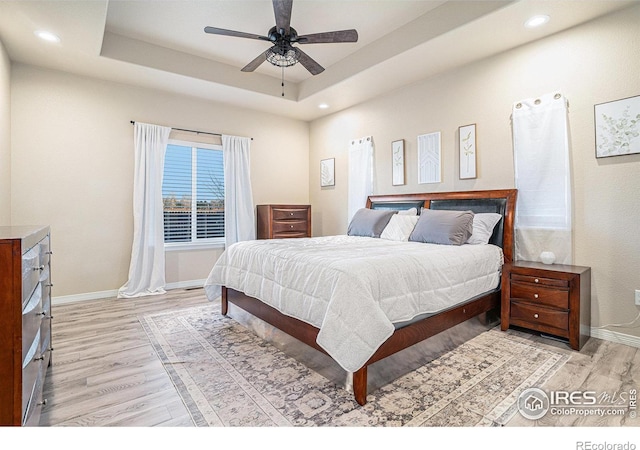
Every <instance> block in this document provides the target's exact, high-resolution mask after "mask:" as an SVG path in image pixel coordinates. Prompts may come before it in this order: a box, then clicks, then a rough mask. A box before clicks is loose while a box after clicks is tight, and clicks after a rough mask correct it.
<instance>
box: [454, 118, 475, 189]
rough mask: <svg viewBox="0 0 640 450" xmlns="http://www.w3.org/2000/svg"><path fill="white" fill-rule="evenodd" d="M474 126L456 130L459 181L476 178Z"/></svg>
mask: <svg viewBox="0 0 640 450" xmlns="http://www.w3.org/2000/svg"><path fill="white" fill-rule="evenodd" d="M476 142H477V141H476V124H475V123H474V124H471V125H465V126H462V127H460V128H458V143H459V149H460V163H459V168H460V170H459V176H460V179H461V180H467V179H471V178H477V175H476V168H477V162H476V154H477V151H478V150H477V145H476Z"/></svg>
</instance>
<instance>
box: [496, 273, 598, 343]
mask: <svg viewBox="0 0 640 450" xmlns="http://www.w3.org/2000/svg"><path fill="white" fill-rule="evenodd" d="M501 306H502V308H501V328H502V331H506V330H507V329H508V328H509V327H510V326H512V325H515V326H519V327H522V328H527V329H529V330H535V331H538V332H540V333H546V334H549V335H552V336H555V337H559V338H563V339H566V340H568V343H569V346H570V347H571V348H572V349H574V350H578V351H579V350H580V349H581V348H582V346H583V345H584V344H585V343H586V342H587V340H588V339H589V336H590V335H591V268H590V267H582V266H570V265H560V264H542V263H538V262H530V261H515V262H512V263H506V264H505V265H504V266H503V268H502V305H501Z"/></svg>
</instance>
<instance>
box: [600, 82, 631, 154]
mask: <svg viewBox="0 0 640 450" xmlns="http://www.w3.org/2000/svg"><path fill="white" fill-rule="evenodd" d="M594 116H595V132H596V158H606V157H609V156H621V155H631V154H634V153H640V95H638V96H635V97H629V98H623V99H621V100H615V101H612V102H607V103H600V104H599V105H595V106H594Z"/></svg>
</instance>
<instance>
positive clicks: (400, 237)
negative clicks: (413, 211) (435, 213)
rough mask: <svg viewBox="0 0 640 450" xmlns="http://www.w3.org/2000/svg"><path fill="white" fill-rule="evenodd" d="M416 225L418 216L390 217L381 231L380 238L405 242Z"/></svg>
mask: <svg viewBox="0 0 640 450" xmlns="http://www.w3.org/2000/svg"><path fill="white" fill-rule="evenodd" d="M416 223H418V216H407V215H401V214H394V215H393V216H391V219H390V220H389V223H388V224H387V226H386V227H385V228H384V230H382V234H381V235H380V238H381V239H388V240H390V241H404V242H407V241H408V240H409V236H411V232H412V231H413V229H414V228H415V226H416Z"/></svg>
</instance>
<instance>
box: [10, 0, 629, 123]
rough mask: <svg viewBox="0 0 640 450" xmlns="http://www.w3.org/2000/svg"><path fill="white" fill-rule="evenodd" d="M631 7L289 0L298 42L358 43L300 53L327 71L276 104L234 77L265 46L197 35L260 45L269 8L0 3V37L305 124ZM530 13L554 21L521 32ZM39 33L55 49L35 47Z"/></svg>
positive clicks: (70, 61)
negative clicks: (314, 38)
mask: <svg viewBox="0 0 640 450" xmlns="http://www.w3.org/2000/svg"><path fill="white" fill-rule="evenodd" d="M633 3H637V0H632V1H615V0H609V1H603V0H574V1H570V0H555V1H553V0H543V1H529V0H521V1H507V0H498V1H488V0H470V1H461V0H439V1H435V0H434V1H428V0H339V1H336V0H294V2H293V12H292V19H291V25H292V26H293V27H294V28H295V29H296V30H297V31H298V33H299V34H301V35H302V34H312V33H318V32H322V31H334V30H342V29H350V28H355V29H356V30H358V35H359V39H358V42H357V43H339V44H309V45H304V46H302V47H303V50H304V51H305V52H306V53H307V54H309V55H310V56H311V57H312V58H313V59H315V60H316V61H317V62H318V63H320V64H321V65H322V66H323V67H325V69H326V70H325V71H324V72H323V73H321V74H319V75H316V76H312V75H310V74H309V73H308V72H307V71H306V70H305V69H304V68H303V67H302V66H300V65H299V64H297V65H295V66H293V67H290V68H286V69H285V70H284V77H285V88H284V92H285V96H284V97H282V95H281V93H282V88H281V76H282V70H281V69H280V68H277V67H275V66H272V65H270V64H269V63H267V62H265V63H263V64H262V65H261V66H260V67H259V68H258V69H257V70H256V71H255V72H253V73H244V72H241V71H240V69H241V68H242V67H243V66H244V65H245V64H247V63H248V62H249V61H251V60H252V59H253V58H255V57H256V56H257V55H258V54H260V53H261V52H264V51H265V50H266V49H267V47H268V44H267V43H266V42H263V41H259V40H251V39H243V38H237V37H228V36H218V35H212V34H207V33H204V27H205V26H213V27H218V28H226V29H231V30H237V31H243V32H247V33H252V34H258V35H266V34H267V32H268V30H269V28H271V27H272V26H274V25H275V18H274V14H273V7H272V4H271V0H208V1H195V0H180V1H166V0H163V1H157V0H156V1H151V0H146V1H145V0H142V1H140V0H138V1H132V0H117V1H114V0H112V1H106V0H90V1H88V0H83V1H71V0H65V1H61V0H49V1H25V0H22V1H17V0H12V1H8V0H0V39H1V40H2V42H3V43H4V45H5V47H6V49H7V52H8V53H9V57H10V58H11V60H12V61H16V62H22V63H26V64H31V65H36V66H41V67H45V68H51V69H56V70H62V71H66V72H70V73H77V74H81V75H87V76H92V77H97V78H101V79H106V80H111V81H116V82H122V83H127V84H132V85H138V86H146V87H151V88H157V89H162V90H167V91H171V92H177V93H181V94H185V95H191V96H197V97H200V98H206V99H211V100H215V101H219V102H228V103H233V104H234V105H237V106H244V107H249V108H253V109H257V110H263V111H270V112H272V113H273V112H275V113H277V114H281V115H285V116H289V117H295V118H299V119H303V120H313V119H315V118H317V117H320V116H322V115H325V114H330V113H333V112H335V111H338V110H340V109H344V108H346V107H349V106H352V105H354V104H357V103H359V102H362V101H365V100H367V99H369V98H372V97H375V96H377V95H380V94H382V93H384V92H388V91H391V90H393V89H397V88H398V87H401V86H403V85H406V84H409V83H413V82H415V81H418V80H421V79H425V78H428V77H430V76H433V75H435V74H438V73H441V72H443V71H446V70H449V69H451V68H454V67H457V66H460V65H462V64H466V63H469V62H471V61H473V60H477V59H481V58H485V57H487V56H490V55H493V54H497V53H499V52H502V51H505V50H508V49H511V48H514V47H516V46H519V45H522V44H525V43H527V42H530V41H533V40H536V39H540V38H542V37H544V36H547V35H549V34H553V33H556V32H558V31H561V30H564V29H567V28H570V27H572V26H575V25H578V24H580V23H583V22H586V21H588V20H591V19H593V18H596V17H598V16H601V15H604V14H607V13H610V12H612V11H615V10H618V9H621V8H624V7H627V6H629V5H630V4H633ZM534 14H547V15H549V16H550V17H551V20H550V22H549V23H548V24H547V25H545V26H544V27H542V28H539V29H535V30H530V29H526V28H524V26H523V23H524V21H525V20H526V19H527V18H529V17H530V16H532V15H534ZM38 29H46V30H49V31H51V32H54V33H56V34H57V35H59V36H60V38H61V42H60V43H58V44H52V43H47V42H43V41H41V40H39V39H38V38H37V37H36V36H35V35H34V31H36V30H38ZM320 103H327V104H329V105H330V107H329V108H328V109H326V110H321V109H319V108H318V104H320Z"/></svg>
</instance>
